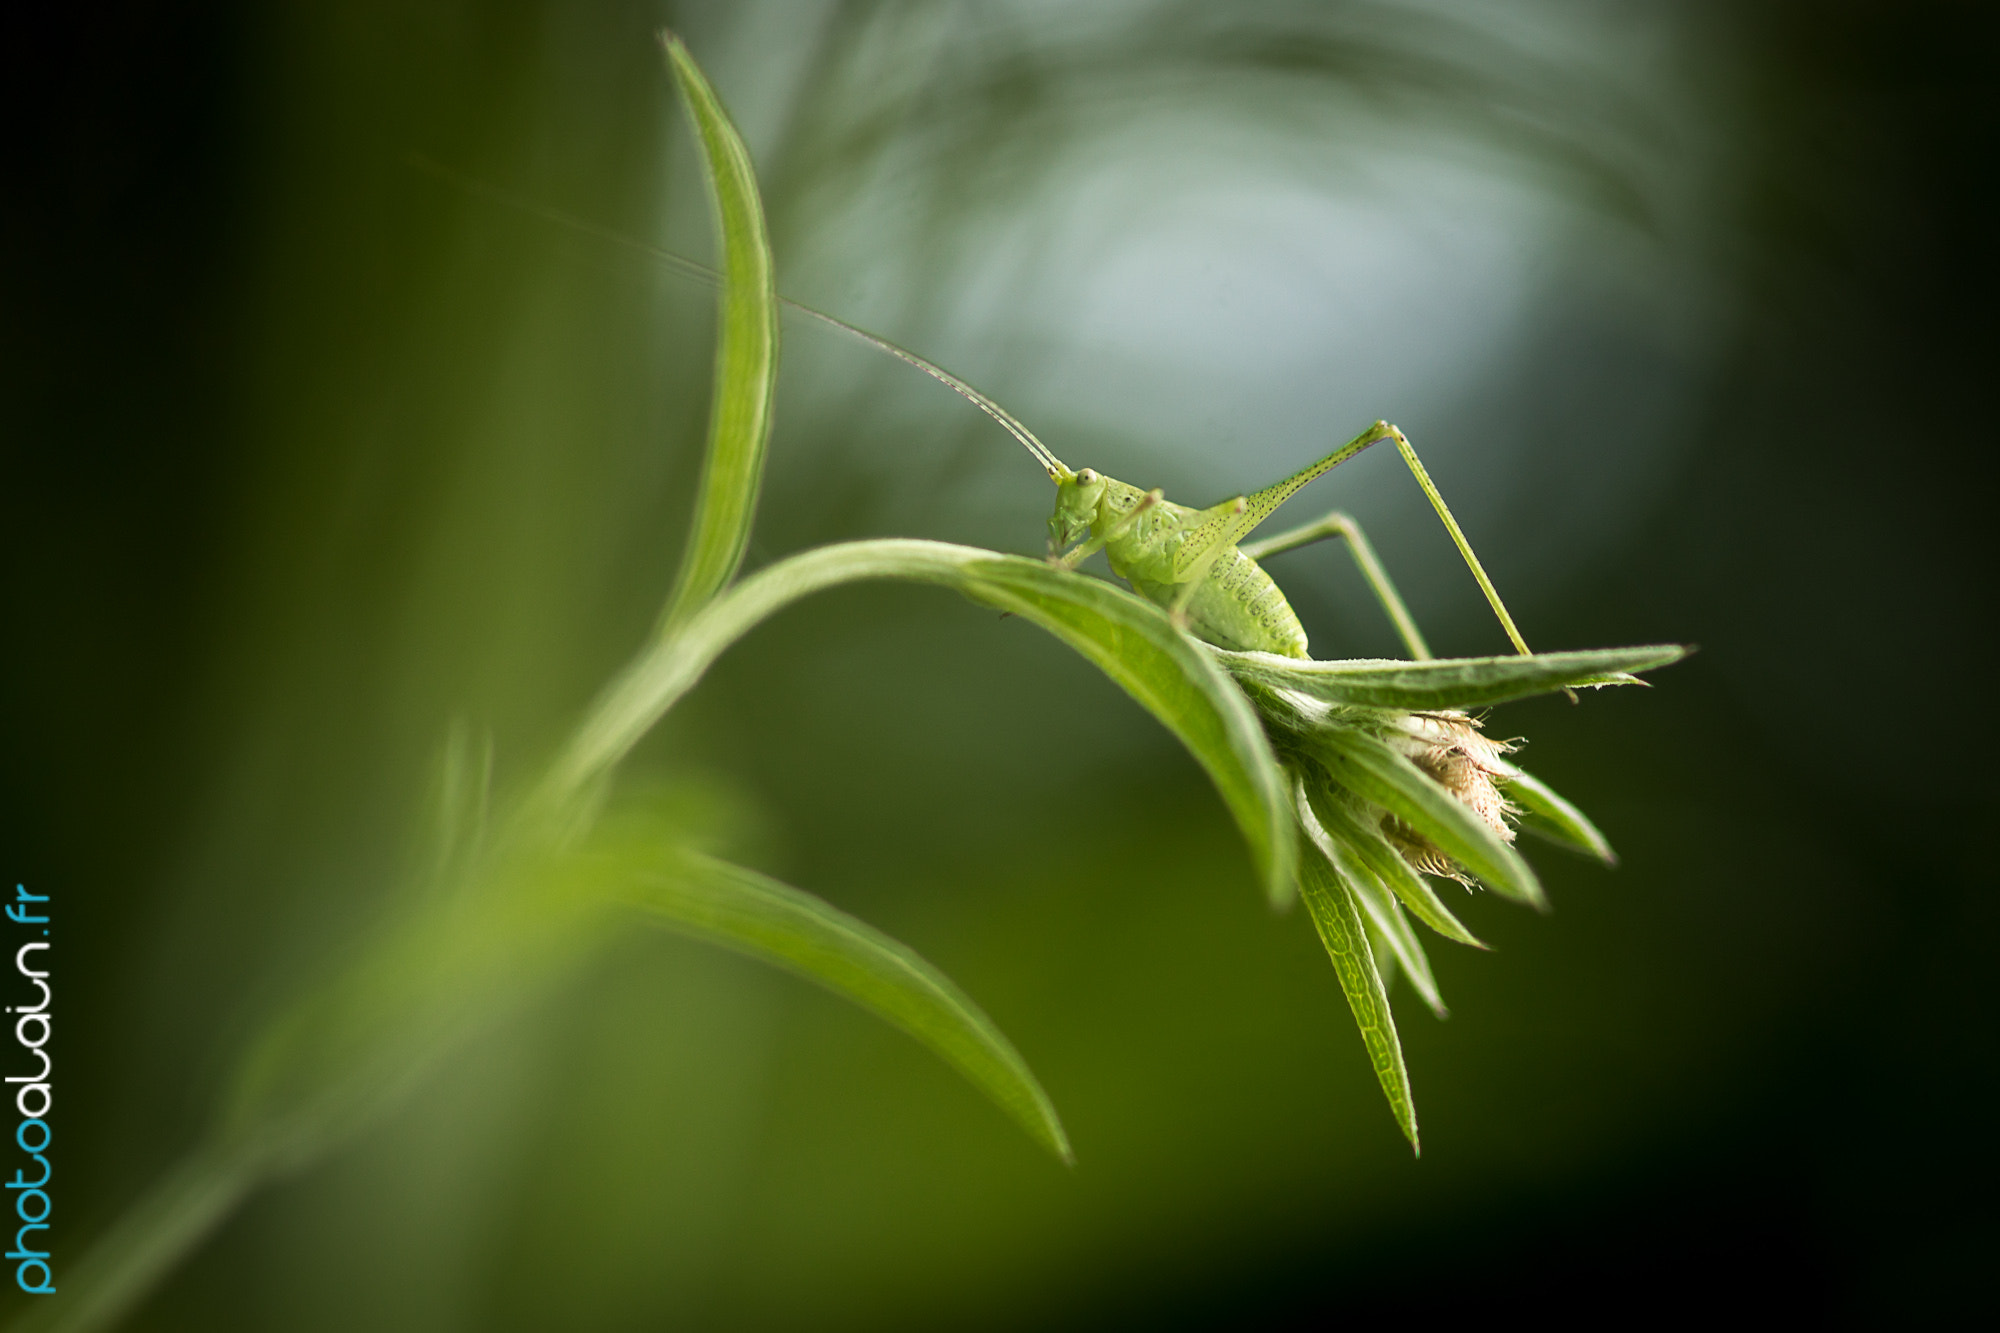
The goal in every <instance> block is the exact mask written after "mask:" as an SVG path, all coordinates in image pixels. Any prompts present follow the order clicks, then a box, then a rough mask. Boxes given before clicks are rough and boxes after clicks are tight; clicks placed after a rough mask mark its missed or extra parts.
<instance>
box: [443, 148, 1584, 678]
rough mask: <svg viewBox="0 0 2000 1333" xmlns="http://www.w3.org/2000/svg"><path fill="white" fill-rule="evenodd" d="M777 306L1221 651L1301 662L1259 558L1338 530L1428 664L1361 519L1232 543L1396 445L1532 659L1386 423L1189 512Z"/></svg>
mask: <svg viewBox="0 0 2000 1333" xmlns="http://www.w3.org/2000/svg"><path fill="white" fill-rule="evenodd" d="M409 161H410V164H411V165H412V166H415V167H417V168H418V169H419V170H421V171H424V172H427V173H429V174H430V175H432V176H435V177H437V178H439V179H441V180H444V181H446V182H448V183H450V184H452V185H454V186H456V187H458V188H459V189H462V190H466V191H468V192H470V193H473V194H477V195H481V196H484V197H486V198H489V199H493V200H495V201H497V202H500V203H504V204H506V205H508V206H509V207H512V208H517V209H520V210H521V211H523V212H526V213H530V214H533V215H534V216H536V217H539V218H541V219H543V220H544V221H548V222H553V223H555V224H557V225H559V226H562V227H566V228H569V229H570V230H573V231H578V232H582V233H584V234H586V235H589V236H593V237H595V238H597V239H598V240H600V241H605V242H609V243H611V244H613V245H616V246H618V247H620V248H621V249H625V250H629V251H632V252H635V253H637V254H640V255H643V256H645V257H647V258H649V259H651V260H653V261H655V262H658V263H662V264H664V265H666V266H667V267H669V268H672V269H674V270H676V271H677V272H680V273H682V274H684V275H686V276H688V277H693V278H698V279H700V280H701V281H703V282H706V283H709V284H711V285H714V284H717V283H719V282H720V281H721V275H719V274H718V273H717V272H716V271H715V270H714V269H712V268H710V267H709V266H708V265H706V264H702V263H699V262H697V261H695V260H692V259H689V258H687V257H686V256H684V255H679V254H676V253H674V252H673V251H671V250H665V249H662V248H660V247H658V246H653V245H647V244H645V243H644V242H641V241H635V240H633V239H632V238H630V237H628V236H624V235H622V234H620V233H618V232H615V231H612V230H610V229H609V228H605V227H600V226H597V225H596V224H594V223H590V222H586V221H585V220H583V219H581V218H578V217H575V216H572V215H571V214H568V213H565V212H563V211H561V210H560V209H555V208H550V207H548V206H547V205H544V204H540V203H537V202H534V201H532V200H528V199H524V198H522V197H521V196H519V195H515V194H513V193H512V192H510V191H507V190H502V189H498V188H496V187H494V186H492V185H489V184H487V183H485V182H483V181H479V180H476V179H473V178H471V177H467V176H464V175H461V174H460V173H458V172H456V171H453V170H451V169H450V168H448V167H445V166H443V165H441V164H439V163H437V162H434V161H432V160H431V159H429V158H427V157H424V156H422V155H421V154H412V155H411V157H410V158H409ZM778 300H779V302H780V303H781V304H783V305H785V306H787V307H789V308H790V309H792V310H795V311H797V312H798V313H800V314H802V315H805V316H807V317H809V318H811V319H814V320H817V321H819V322H820V323H822V324H825V325H827V326H828V327H830V328H833V329H836V330H838V331H839V332H841V333H844V334H847V335H848V336H850V337H853V338H857V339H859V340H860V341H862V342H865V343H867V344H868V345H869V346H871V347H873V348H875V349H876V350H877V351H881V352H886V353H887V354H888V355H890V356H893V357H895V358H896V359H897V360H899V361H902V362H904V363H906V364H908V365H911V366H914V367H915V368H916V369H918V370H921V371H922V372H924V373H925V374H926V375H929V376H930V377H931V378H933V379H935V380H937V381H938V382H939V383H941V384H943V385H945V386H946V387H947V388H949V389H951V390H952V392H954V393H956V394H958V395H959V396H960V397H962V398H964V399H965V400H966V401H967V402H969V403H971V404H972V405H973V406H975V407H977V408H978V409H979V410H980V411H982V412H984V413H986V415H987V416H989V417H991V418H992V419H993V420H994V421H995V422H996V423H998V424H999V425H1000V426H1001V427H1002V428H1003V429H1004V430H1006V431H1007V433H1008V434H1010V435H1012V436H1013V437H1014V438H1015V439H1016V440H1017V441H1019V442H1020V444H1021V446H1022V447H1023V448H1025V449H1026V450H1027V451H1028V452H1029V453H1030V454H1032V455H1033V456H1034V458H1035V461H1036V462H1037V463H1039V464H1041V466H1042V468H1043V470H1044V471H1046V472H1047V473H1048V475H1049V480H1051V481H1053V482H1054V483H1055V484H1056V507H1055V512H1054V513H1053V514H1052V515H1051V516H1050V518H1049V558H1050V560H1051V561H1053V562H1055V563H1057V564H1059V565H1061V566H1062V567H1064V568H1066V569H1074V568H1076V566H1077V565H1079V564H1081V563H1082V562H1083V561H1084V560H1085V559H1087V558H1089V557H1090V556H1091V555H1093V554H1095V553H1096V552H1097V551H1099V550H1102V551H1103V552H1104V554H1105V557H1106V559H1107V560H1108V561H1109V562H1110V564H1111V569H1112V572H1113V573H1115V574H1116V575H1118V576H1119V577H1120V578H1122V579H1125V580H1126V581H1127V582H1129V583H1130V584H1131V585H1132V587H1133V589H1134V590H1135V591H1137V592H1138V593H1139V594H1140V595H1141V596H1143V597H1145V598H1147V599H1148V600H1149V601H1152V602H1154V603H1155V604H1157V605H1159V606H1161V607H1163V608H1165V609H1166V610H1167V611H1168V612H1169V613H1170V614H1171V615H1172V616H1173V617H1174V620H1175V622H1176V623H1177V624H1179V625H1180V626H1181V627H1183V628H1184V629H1186V630H1189V631H1190V632H1192V633H1193V634H1194V635H1195V636H1196V637H1198V638H1200V639H1203V640H1205V641H1206V642H1209V643H1212V644H1215V645H1216V646H1217V647H1220V648H1230V649H1235V650H1238V651H1257V652H1267V653H1275V654H1277V655H1279V656H1281V657H1293V658H1304V657H1306V656H1307V655H1308V654H1307V650H1306V635H1305V629H1304V628H1303V626H1301V625H1300V623H1299V618H1298V614H1297V613H1296V612H1294V611H1293V610H1292V607H1291V603H1290V602H1288V601H1287V600H1286V599H1285V595H1284V593H1282V592H1281V591H1279V589H1278V585H1277V584H1276V583H1275V582H1273V581H1272V579H1271V576H1270V575H1269V574H1267V573H1266V572H1265V571H1264V569H1263V568H1262V567H1261V566H1260V565H1259V564H1258V563H1257V562H1258V561H1259V560H1262V559H1264V558H1265V557H1266V556H1272V555H1277V554H1278V553H1280V552H1282V551H1289V550H1293V549H1295V548H1297V547H1300V546H1305V545H1308V544H1310V543H1312V542H1317V541H1324V540H1327V539H1330V538H1344V539H1346V542H1347V545H1348V549H1349V551H1350V552H1351V554H1352V555H1353V557H1354V562H1355V565H1356V566H1357V567H1358V568H1359V570H1360V572H1361V576H1362V578H1363V579H1364V580H1366V582H1367V584H1368V587H1369V590H1370V591H1371V592H1372V593H1373V594H1374V596H1375V599H1376V600H1377V601H1378V602H1380V603H1381V605H1382V609H1383V610H1384V612H1386V613H1387V615H1388V617H1389V620H1390V622H1391V623H1392V624H1393V625H1394V626H1395V630H1396V634H1397V636H1398V637H1399V638H1400V639H1401V640H1402V641H1403V646H1404V647H1405V648H1406V649H1407V650H1408V651H1409V654H1410V656H1411V657H1412V658H1415V659H1417V660H1418V661H1426V660H1429V659H1430V657H1431V651H1430V647H1429V645H1427V644H1426V643H1425V642H1424V637H1423V634H1422V633H1421V632H1420V631H1419V630H1418V629H1417V625H1416V621H1415V620H1414V619H1412V617H1411V616H1410V613H1409V610H1408V608H1407V607H1405V606H1404V604H1403V599H1402V597H1401V596H1400V595H1399V594H1398V593H1397V592H1396V587H1395V584H1394V583H1393V582H1392V581H1391V580H1390V578H1389V575H1388V573H1387V571H1386V570H1384V569H1383V567H1382V563H1381V561H1380V560H1378V559H1377V558H1376V556H1375V551H1374V548H1373V547H1372V546H1371V545H1370V544H1369V541H1368V539H1367V537H1366V536H1365V535H1364V534H1363V533H1362V531H1361V527H1360V525H1359V524H1358V523H1356V522H1355V521H1354V519H1353V518H1352V517H1350V516H1349V515H1347V514H1345V513H1342V512H1341V511H1339V510H1335V511H1333V512H1331V513H1329V514H1327V515H1326V516H1325V517H1323V518H1321V519H1319V520H1318V521H1316V522H1313V523H1308V524H1306V525H1304V526H1303V527H1299V528H1294V529H1291V530H1290V531H1287V532H1283V533H1280V534H1278V535H1277V536H1274V537H1268V538H1265V539H1264V540H1262V541H1259V542H1252V543H1247V544H1245V543H1243V539H1244V538H1245V537H1248V536H1249V535H1250V533H1251V531H1252V530H1253V529H1254V528H1256V527H1257V526H1258V525H1260V524H1261V523H1263V522H1264V520H1265V519H1267V518H1269V517H1270V516H1271V514H1272V513H1274V512H1275V511H1276V510H1277V509H1278V507H1279V506H1280V505H1282V504H1284V503H1285V502H1286V501H1287V500H1289V499H1290V498H1291V497H1292V495H1293V494H1294V493H1295V492H1296V491H1298V490H1299V489H1300V488H1301V487H1303V486H1304V485H1305V484H1306V483H1307V482H1309V481H1311V480H1313V479H1314V478H1316V477H1318V476H1320V475H1321V474H1323V473H1326V472H1329V471H1331V470H1332V469H1333V468H1335V467H1338V466H1339V465H1340V464H1341V463H1344V462H1346V461H1347V460H1348V459H1350V458H1353V457H1354V456H1355V455H1356V454H1359V453H1361V452H1362V451H1363V450H1365V449H1367V448H1369V447H1370V446H1371V445H1375V444H1379V443H1381V442H1382V441H1384V440H1391V441H1394V443H1395V446H1396V450H1397V452H1398V453H1400V454H1401V455H1402V457H1403V462H1404V463H1405V464H1406V465H1407V466H1408V467H1409V469H1410V474H1411V475H1412V476H1413V477H1415V478H1416V482H1417V485H1418V486H1419V487H1421V488H1422V489H1423V492H1424V495H1425V497H1426V498H1427V499H1429V501H1430V502H1431V507H1432V508H1434V509H1435V510H1436V511H1437V515H1438V517H1439V518H1440V519H1441V520H1443V522H1444V526H1445V529H1446V530H1447V531H1448V532H1449V533H1450V534H1451V539H1452V542H1453V543H1454V544H1455V545H1456V546H1457V547H1458V551H1459V554H1460V555H1461V556H1463V557H1464V559H1465V563H1466V566H1467V568H1469V569H1470V570H1471V571H1472V576H1473V578H1474V579H1475V580H1476V581H1477V582H1478V584H1479V589H1480V591H1481V592H1482V593H1484V594H1485V596H1486V600H1487V603H1488V604H1489V605H1490V606H1491V607H1492V608H1493V612H1494V614H1495V615H1496V616H1497V617H1499V620H1500V625H1501V627H1502V628H1503V629H1505V630H1506V632H1507V638H1508V641H1509V642H1511V643H1512V644H1513V646H1514V649H1515V651H1517V652H1519V653H1520V654H1521V655H1522V656H1524V657H1526V656H1531V655H1532V654H1531V653H1530V652H1529V649H1528V645H1527V642H1526V640H1524V639H1523V638H1522V637H1521V632H1520V630H1519V629H1517V628H1516V627H1515V625H1514V618H1513V617H1512V616H1511V615H1509V614H1508V612H1507V607H1506V604H1505V603H1503V602H1502V601H1501V600H1500V594H1499V593H1498V592H1497V591H1496V590H1495V589H1494V587H1493V581H1492V580H1491V579H1490V578H1488V577H1487V574H1486V570H1485V568H1484V567H1483V566H1482V565H1481V564H1480V563H1479V557H1478V556H1477V555H1475V554H1474V553H1473V550H1472V544H1471V543H1470V542H1468V541H1467V540H1466V537H1465V533H1464V531H1463V530H1462V529H1460V527H1459V526H1458V521H1457V520H1456V519H1455V518H1453V517H1452V513H1451V509H1450V508H1449V506H1447V505H1446V504H1445V502H1444V497H1443V496H1442V495H1440V494H1439V493H1438V489H1437V486H1436V485H1435V484H1434V483H1433V482H1432V481H1431V478H1430V474H1429V473H1428V472H1426V471H1425V469H1424V465H1423V462H1422V461H1421V460H1420V459H1419V458H1418V457H1417V453H1416V450H1415V449H1413V448H1412V447H1411V446H1410V442H1409V440H1408V439H1407V438H1406V437H1405V436H1404V435H1403V432H1402V431H1400V430H1398V429H1397V428H1396V427H1394V426H1392V425H1390V424H1389V423H1388V422H1386V421H1377V422H1376V423H1375V424H1373V425H1372V426H1370V427H1368V429H1366V430H1364V431H1362V432H1361V433H1360V434H1359V435H1357V436H1355V437H1354V438H1353V439H1351V440H1349V441H1348V442H1347V443H1346V444H1343V445H1342V446H1340V448H1338V449H1336V450H1334V451H1333V452H1332V453H1330V454H1328V455H1327V456H1326V457H1324V458H1322V459H1320V460H1318V461H1317V462H1314V463H1312V464H1309V465H1308V466H1306V467H1304V468H1301V469H1300V470H1299V471H1297V472H1295V473H1293V474H1292V475H1291V476H1289V477H1286V478H1285V479H1284V480H1282V481H1279V482H1276V483H1274V484H1272V485H1270V486H1267V487H1265V488H1264V489H1262V490H1260V491H1255V492H1252V493H1250V494H1248V495H1240V496H1236V497H1234V498H1233V499H1229V500H1225V501H1223V502H1222V503H1221V504H1218V505H1214V506H1212V507H1210V508H1208V509H1199V510H1198V509H1190V508H1188V507H1186V506H1185V505H1179V504H1175V503H1173V502H1172V501H1170V500H1168V499H1166V498H1165V496H1164V495H1163V494H1162V493H1161V492H1160V491H1158V490H1150V491H1143V490H1141V489H1140V488H1138V487H1136V486H1132V485H1129V484H1127V483H1125V482H1122V481H1118V480H1115V479H1114V478H1111V477H1106V476H1104V475H1103V474H1102V473H1099V472H1098V471H1096V470H1095V469H1094V468H1088V467H1085V468H1078V469H1072V468H1070V467H1069V466H1068V465H1066V464H1065V463H1063V462H1062V460H1061V459H1059V458H1057V457H1056V455H1055V453H1054V452H1053V451H1052V450H1050V449H1049V447H1048V446H1047V445H1045V444H1043V443H1042V441H1041V440H1040V439H1038V438H1036V436H1035V433H1034V432H1033V431H1031V430H1029V429H1028V428H1027V427H1026V426H1025V425H1023V424H1022V423H1021V422H1020V421H1019V420H1017V419H1016V418H1015V417H1014V415H1013V414H1012V413H1010V412H1008V411H1007V410H1006V409H1005V408H1003V407H1001V406H1000V405H999V404H998V403H996V402H994V401H993V400H992V399H991V398H989V397H987V396H986V395H985V394H983V393H981V392H980V391H979V390H978V389H975V388H974V387H973V386H972V385H970V384H968V383H966V382H965V381H964V380H962V379H960V378H959V377H958V376H956V375H954V374H952V373H951V372H950V371H948V370H946V369H944V368H943V367H942V366H939V365H938V364H936V363H935V362H932V361H929V360H926V359H925V358H923V357H921V356H919V355H917V354H916V353H915V352H912V351H910V350H908V349H907V348H904V347H899V346H897V345H896V344H895V343H892V342H890V341H889V340H888V339H886V338H883V337H880V336H879V335H877V334H873V333H870V332H869V331H868V330H866V329H864V328H861V327H859V326H857V325H854V324H850V323H848V322H847V321H846V320H844V319H840V318H838V317H837V316H834V315H829V314H827V313H826V312H825V311H823V310H818V309H815V308H814V307H812V306H809V305H805V304H803V303H801V302H798V301H794V300H792V299H791V298H789V297H785V296H780V297H778ZM1571 697H1572V698H1574V697H1575V696H1574V695H1572V696H1571Z"/></svg>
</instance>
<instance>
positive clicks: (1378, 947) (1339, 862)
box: [1296, 782, 1449, 1018]
mask: <svg viewBox="0 0 2000 1333" xmlns="http://www.w3.org/2000/svg"><path fill="white" fill-rule="evenodd" d="M1296 799H1297V802H1298V812H1299V826H1300V827H1301V828H1303V829H1304V830H1305V833H1306V838H1307V840H1308V841H1310V842H1311V843H1312V844H1313V846H1315V847H1317V848H1318V849H1319V851H1320V853H1321V855H1323V856H1325V857H1326V858H1327V859H1328V860H1330V861H1332V862H1333V866H1334V869H1336V870H1337V871H1339V872H1340V876H1341V878H1342V880H1343V881H1345V883H1346V885H1347V888H1348V891H1349V892H1350V893H1352V894H1353V895H1354V900H1355V902H1356V903H1358V904H1359V905H1360V907H1361V912H1362V915H1363V916H1364V917H1365V918H1366V919H1367V921H1368V924H1369V935H1368V939H1369V943H1370V946H1371V948H1372V950H1373V956H1374V957H1375V959H1376V964H1377V966H1378V968H1381V969H1383V971H1384V975H1383V979H1382V985H1383V988H1384V989H1385V990H1386V989H1387V987H1388V985H1389V982H1390V980H1391V979H1392V978H1391V977H1390V975H1389V974H1388V971H1387V969H1388V964H1389V961H1390V958H1393V959H1394V961H1396V962H1398V963H1400V964H1402V967H1403V970H1404V971H1405V972H1407V973H1409V974H1410V985H1411V986H1413V987H1415V989H1416V992H1417V994H1418V995H1420V996H1422V997H1423V1001H1424V1003H1425V1004H1428V1005H1429V1006H1430V1007H1431V1012H1432V1013H1434V1014H1436V1015H1437V1016H1438V1017H1439V1018H1445V1017H1448V1016H1449V1015H1448V1013H1447V1011H1446V1009H1445V1007H1444V997H1443V996H1442V995H1440V994H1439V993H1438V986H1437V978H1436V977H1435V976H1433V975H1432V974H1431V960H1430V959H1429V957H1427V956H1426V955H1425V953H1424V946H1423V943H1422V941H1420V940H1418V939H1417V933H1416V932H1415V931H1413V930H1411V929H1410V923H1409V922H1408V921H1407V920H1405V919H1404V917H1403V909H1402V908H1401V907H1399V906H1398V905H1397V903H1396V899H1395V898H1394V897H1393V896H1392V895H1391V894H1390V892H1389V891H1388V890H1387V889H1385V888H1383V887H1382V882H1381V881H1380V880H1378V879H1376V878H1375V876H1374V875H1373V874H1371V873H1369V871H1368V868H1367V867H1366V866H1364V865H1362V864H1360V861H1359V858H1357V857H1356V856H1355V855H1354V852H1353V850H1352V849H1351V848H1349V847H1347V846H1346V845H1344V844H1343V843H1342V842H1341V840H1340V839H1338V838H1334V837H1330V836H1329V835H1328V833H1327V831H1326V829H1325V828H1324V827H1322V826H1321V824H1320V821H1319V819H1318V818H1317V817H1316V816H1315V814H1314V808H1313V804H1312V802H1311V800H1310V798H1309V797H1308V796H1307V795H1306V789H1305V784H1304V783H1303V782H1301V783H1300V784H1299V787H1298V794H1297V797H1296ZM1385 949H1386V952H1387V953H1388V954H1389V955H1390V958H1384V957H1383V953H1384V952H1385Z"/></svg>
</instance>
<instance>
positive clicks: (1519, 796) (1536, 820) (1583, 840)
mask: <svg viewBox="0 0 2000 1333" xmlns="http://www.w3.org/2000/svg"><path fill="white" fill-rule="evenodd" d="M1506 784H1507V785H1506V793H1507V799H1508V800H1510V801H1512V802H1513V803H1514V804H1516V805H1518V806H1520V807H1521V809H1522V811H1523V812H1524V815H1523V817H1522V819H1521V828H1522V830H1523V831H1524V832H1528V833H1533V834H1535V835H1536V836H1538V837H1541V838H1545V839H1547V840H1548V841H1549V842H1553V843H1556V844H1557V845H1559V846H1563V847H1568V848H1571V849H1573V850H1575V851H1580V852H1583V853H1585V854H1586V855H1589V856H1594V857H1596V858H1597V859H1598V860H1600V861H1602V862H1604V864H1606V865H1608V866H1615V865H1617V864H1618V853H1616V852H1614V851H1612V850H1611V843H1610V841H1609V840H1608V839H1607V838H1606V837H1605V836H1604V835H1603V834H1602V833H1600V832H1599V831H1598V828H1597V825H1595V824H1593V823H1591V822H1590V818H1589V816H1587V815H1585V814H1584V813H1583V811H1581V810H1579V809H1577V808H1576V807H1575V806H1573V805H1571V804H1570V803H1569V802H1568V801H1566V800H1564V799H1563V798H1562V797H1561V796H1559V795H1557V794H1556V792H1555V791H1554V790H1552V789H1551V788H1550V787H1549V785H1548V784H1547V783H1545V782H1543V781H1542V780H1541V779H1540V778H1537V777H1535V776H1533V775H1532V774H1528V773H1523V772H1522V771H1521V770H1520V769H1518V768H1517V769H1514V770H1513V771H1512V772H1510V773H1509V774H1508V776H1507V779H1506Z"/></svg>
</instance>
